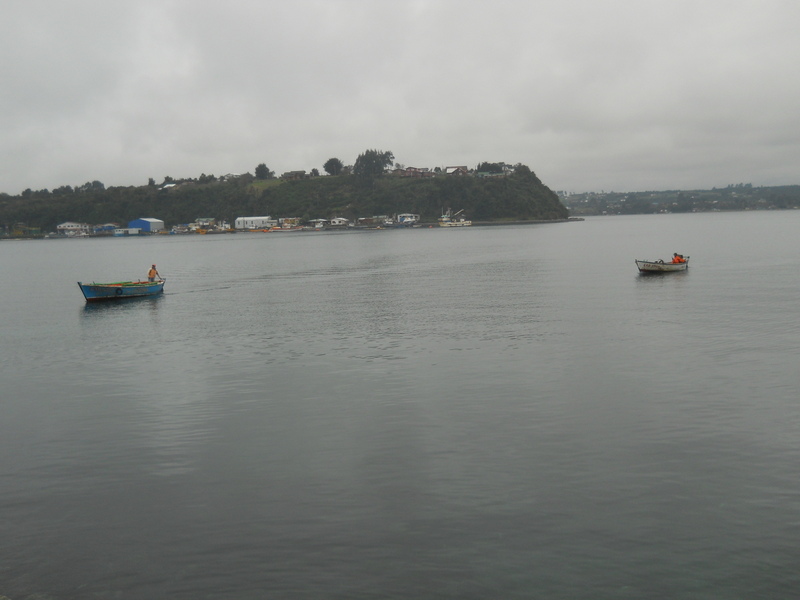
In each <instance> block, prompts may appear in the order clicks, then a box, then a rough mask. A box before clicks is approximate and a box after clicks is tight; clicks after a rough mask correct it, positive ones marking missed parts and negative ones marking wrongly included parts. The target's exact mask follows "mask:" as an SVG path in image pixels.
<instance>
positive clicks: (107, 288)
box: [78, 279, 167, 302]
mask: <svg viewBox="0 0 800 600" xmlns="http://www.w3.org/2000/svg"><path fill="white" fill-rule="evenodd" d="M166 281H167V280H166V279H160V280H159V281H118V282H116V283H81V282H80V281H79V282H78V287H80V288H81V292H83V297H84V298H86V301H87V302H97V301H100V300H123V299H125V298H141V297H143V296H156V295H157V294H160V293H161V292H163V291H164V283H166Z"/></svg>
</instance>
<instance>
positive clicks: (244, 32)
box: [0, 0, 800, 194]
mask: <svg viewBox="0 0 800 600" xmlns="http://www.w3.org/2000/svg"><path fill="white" fill-rule="evenodd" d="M0 17H1V18H2V23H3V34H2V36H0V124H2V127H1V128H0V192H6V193H9V194H18V193H20V192H21V191H22V190H24V189H26V188H31V189H34V190H38V189H42V188H48V189H53V188H55V187H58V186H61V185H72V186H75V185H80V184H83V183H85V182H87V181H92V180H100V181H102V182H103V183H104V184H105V185H106V186H117V185H144V184H146V183H147V181H148V178H150V177H152V178H153V179H155V180H156V182H158V183H160V182H161V181H163V179H164V177H165V176H167V175H169V176H171V177H174V178H182V177H198V176H199V175H200V174H201V173H206V174H214V175H222V174H226V173H244V172H251V173H252V172H254V170H255V167H256V165H258V164H259V163H262V162H263V163H266V165H267V166H268V167H269V168H270V169H272V170H273V171H275V172H276V174H278V175H279V174H281V173H282V172H284V171H290V170H300V169H305V170H307V171H310V170H311V169H312V168H317V169H319V171H320V172H324V171H323V169H322V165H323V164H324V163H325V161H326V160H327V159H329V158H331V157H336V158H339V159H340V160H341V161H342V162H343V163H344V164H353V162H354V161H355V159H356V158H357V156H358V155H359V154H360V153H361V152H363V151H364V150H366V149H370V148H375V149H379V150H390V151H392V152H393V153H394V156H395V160H396V161H397V162H399V163H402V164H403V165H405V166H415V167H431V168H433V167H436V166H440V167H444V166H453V165H466V166H469V167H475V166H476V165H477V164H478V163H479V162H482V161H490V162H501V161H502V162H507V163H523V164H526V165H528V166H529V167H530V168H531V169H532V170H533V171H534V172H535V173H536V174H537V175H538V176H539V177H540V178H541V179H542V181H543V182H544V183H545V184H546V185H548V186H549V187H550V188H552V189H554V190H567V191H573V192H582V191H599V190H605V191H611V190H613V191H644V190H664V189H693V188H704V189H705V188H711V187H724V186H726V185H728V184H731V183H740V182H741V183H752V184H753V185H781V184H800V174H798V168H800V76H798V69H799V67H798V62H799V59H800V34H799V33H798V29H799V27H798V26H800V1H798V0H670V1H664V0H526V1H513V0H493V1H491V2H488V1H487V2H483V1H475V0H457V1H456V0H454V1H437V0H415V1H405V0H395V1H388V0H320V1H305V0H282V1H269V0H253V1H245V0H226V1H224V2H221V1H219V0H155V1H150V0H124V1H122V0H121V1H117V0H96V1H88V0H71V1H70V2H65V1H64V0H25V1H19V2H17V1H15V0H0Z"/></svg>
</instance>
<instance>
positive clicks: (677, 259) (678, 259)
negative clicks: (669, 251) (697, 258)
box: [672, 252, 686, 264]
mask: <svg viewBox="0 0 800 600" xmlns="http://www.w3.org/2000/svg"><path fill="white" fill-rule="evenodd" d="M672 262H673V263H675V264H678V263H685V262H686V259H685V258H683V254H678V253H677V252H675V253H674V254H673V255H672Z"/></svg>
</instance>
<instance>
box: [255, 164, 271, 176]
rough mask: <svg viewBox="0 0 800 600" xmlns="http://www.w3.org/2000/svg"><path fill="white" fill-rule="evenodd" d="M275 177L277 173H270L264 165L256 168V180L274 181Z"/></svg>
mask: <svg viewBox="0 0 800 600" xmlns="http://www.w3.org/2000/svg"><path fill="white" fill-rule="evenodd" d="M273 177H275V172H274V171H270V170H269V169H268V168H267V165H265V164H264V163H261V164H260V165H258V166H257V167H256V179H272V178H273Z"/></svg>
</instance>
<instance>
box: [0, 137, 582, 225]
mask: <svg viewBox="0 0 800 600" xmlns="http://www.w3.org/2000/svg"><path fill="white" fill-rule="evenodd" d="M393 158H394V157H393V155H392V154H391V152H381V151H377V150H368V151H366V152H365V153H364V154H362V155H360V156H359V157H358V160H356V163H355V165H354V166H352V167H346V166H344V165H343V164H342V163H341V161H338V160H337V159H330V160H329V161H328V162H326V163H325V169H326V171H329V173H328V175H319V173H318V172H317V171H316V169H314V170H312V172H311V173H306V172H305V171H292V172H289V173H284V174H283V175H281V176H280V177H275V175H274V174H273V173H272V172H271V171H270V170H269V169H268V168H267V167H266V166H265V165H264V164H263V163H262V164H260V165H258V167H257V168H256V169H255V173H256V175H252V174H250V173H245V174H241V175H239V174H229V175H225V176H221V177H215V176H213V175H205V174H202V175H201V176H200V177H199V178H196V179H180V180H177V179H173V178H172V177H165V178H164V181H163V183H161V184H156V183H155V181H154V180H153V179H150V180H149V182H148V184H147V185H142V186H127V187H108V188H106V187H105V185H103V184H102V183H101V182H99V181H94V182H87V183H86V184H84V185H82V186H78V187H76V188H72V187H70V186H62V187H60V188H57V189H54V190H52V191H50V190H39V191H32V190H30V189H28V190H25V191H24V192H22V193H21V194H19V195H17V196H10V195H8V194H0V234H2V235H3V236H4V237H6V238H31V237H44V236H46V235H50V234H54V233H55V232H56V227H57V226H58V225H59V224H61V223H65V222H77V223H85V224H90V225H92V226H96V225H100V224H116V225H117V226H118V227H125V226H126V224H127V223H128V222H130V221H132V220H135V219H140V218H144V217H148V218H154V219H159V220H161V221H163V222H164V225H165V228H166V229H167V230H170V229H171V228H173V227H175V226H181V225H183V224H189V223H193V222H196V221H197V220H199V219H205V220H212V221H215V222H217V223H223V222H224V223H233V222H234V221H235V219H236V218H238V217H244V216H255V215H260V216H261V215H263V216H266V215H270V216H271V217H272V218H274V219H277V220H280V221H282V222H283V221H290V222H292V223H294V224H296V225H300V226H303V225H309V224H312V223H313V222H314V221H318V220H320V219H325V220H331V219H334V218H342V219H347V220H349V221H350V222H351V223H356V222H359V221H363V220H370V219H373V220H374V219H375V218H377V216H380V215H389V216H391V215H397V214H401V213H412V214H415V215H419V224H420V225H421V226H427V225H433V226H436V225H437V223H438V220H439V217H441V216H442V215H443V214H445V213H446V211H449V210H453V211H458V212H459V213H461V215H462V216H466V217H467V218H469V219H470V220H471V221H472V222H473V224H474V225H478V224H506V223H510V222H523V223H531V222H553V221H563V220H566V219H568V217H569V212H568V210H567V208H566V207H565V206H564V205H563V204H562V202H561V200H560V199H559V197H558V195H557V194H556V193H555V192H554V191H552V190H551V189H550V188H548V187H547V186H546V185H544V184H543V183H542V182H541V180H540V179H539V178H538V177H537V176H536V174H535V173H534V172H533V171H531V169H530V168H528V167H527V166H525V165H522V164H516V165H508V164H505V163H481V164H479V165H478V167H477V168H475V169H469V168H467V167H445V168H438V167H437V168H436V169H418V168H413V167H403V166H402V165H395V168H394V169H393V170H389V168H388V166H389V165H391V164H392V160H393ZM332 161H333V162H332Z"/></svg>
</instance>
